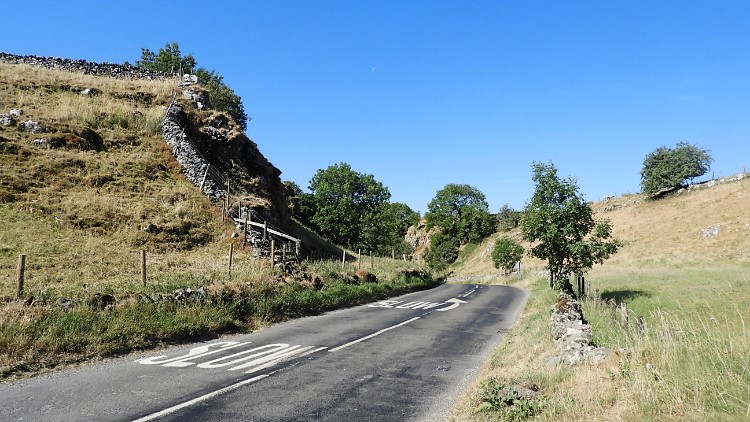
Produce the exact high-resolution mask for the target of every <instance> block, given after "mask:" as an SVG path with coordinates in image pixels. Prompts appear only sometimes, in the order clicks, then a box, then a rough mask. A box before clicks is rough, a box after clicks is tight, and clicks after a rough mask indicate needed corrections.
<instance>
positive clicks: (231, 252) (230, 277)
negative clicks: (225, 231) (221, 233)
mask: <svg viewBox="0 0 750 422" xmlns="http://www.w3.org/2000/svg"><path fill="white" fill-rule="evenodd" d="M233 259H234V243H230V244H229V272H228V274H227V276H228V277H229V280H231V279H232V260H233Z"/></svg>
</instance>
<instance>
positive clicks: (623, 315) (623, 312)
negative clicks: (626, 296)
mask: <svg viewBox="0 0 750 422" xmlns="http://www.w3.org/2000/svg"><path fill="white" fill-rule="evenodd" d="M620 323H621V324H622V326H623V327H627V326H628V305H626V304H625V302H622V303H621V304H620Z"/></svg>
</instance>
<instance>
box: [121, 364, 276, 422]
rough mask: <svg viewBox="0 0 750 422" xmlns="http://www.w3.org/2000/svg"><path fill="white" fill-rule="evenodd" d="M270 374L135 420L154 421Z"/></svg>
mask: <svg viewBox="0 0 750 422" xmlns="http://www.w3.org/2000/svg"><path fill="white" fill-rule="evenodd" d="M269 376H270V374H264V375H258V376H257V377H252V378H249V379H246V380H244V381H240V382H238V383H235V384H232V385H230V386H228V387H224V388H222V389H219V390H216V391H213V392H211V393H208V394H204V395H202V396H200V397H196V398H194V399H192V400H188V401H186V402H182V403H180V404H178V405H175V406H172V407H168V408H166V409H164V410H161V411H159V412H156V413H152V414H150V415H147V416H144V417H142V418H140V419H136V420H134V421H133V422H147V421H152V420H155V419H158V418H161V417H163V416H166V415H169V414H170V413H174V412H176V411H178V410H180V409H184V408H186V407H188V406H192V405H194V404H197V403H200V402H202V401H205V400H208V399H210V398H213V397H216V396H220V395H222V394H226V393H228V392H230V391H234V390H236V389H238V388H240V387H242V386H243V385H247V384H251V383H253V382H255V381H260V380H262V379H263V378H267V377H269Z"/></svg>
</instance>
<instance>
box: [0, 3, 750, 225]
mask: <svg viewBox="0 0 750 422" xmlns="http://www.w3.org/2000/svg"><path fill="white" fill-rule="evenodd" d="M22 9H24V10H27V11H29V13H28V14H25V15H23V16H22V14H21V13H20V9H19V10H17V12H18V13H17V14H16V16H15V17H14V18H10V19H4V28H3V38H2V40H0V50H1V51H5V52H9V53H14V54H37V55H42V56H57V57H66V58H82V59H87V60H92V61H108V62H117V63H120V62H124V61H130V62H135V61H136V60H138V59H139V57H140V49H141V47H147V48H150V49H151V50H154V51H156V50H158V49H159V48H160V47H163V46H164V44H165V43H167V42H171V41H176V42H178V43H179V45H180V48H181V50H182V52H183V53H184V54H187V53H192V54H193V55H194V56H195V57H196V59H197V61H198V65H200V66H203V67H206V68H208V69H216V70H217V71H218V72H219V73H220V74H221V75H223V76H224V80H225V82H226V83H227V84H228V85H229V86H230V87H232V88H233V89H234V90H235V92H236V93H237V94H239V95H240V96H241V97H242V99H243V103H244V105H245V110H246V112H247V114H248V115H249V117H250V118H252V120H251V121H250V122H249V124H248V130H247V134H248V135H249V136H250V138H251V139H253V140H254V141H255V142H256V143H257V144H258V146H259V148H260V150H261V152H262V153H263V154H264V155H265V156H266V157H267V158H268V159H269V160H270V161H271V162H272V163H273V164H274V165H275V166H276V167H278V168H279V169H280V170H281V171H282V172H283V174H282V176H281V177H282V179H284V180H292V181H295V182H297V183H298V184H299V185H300V186H302V187H303V188H306V187H307V185H308V182H309V180H310V179H311V178H312V176H313V174H314V173H315V171H316V170H318V169H322V168H326V167H327V166H329V165H332V164H335V163H339V162H346V163H349V164H350V165H351V166H352V168H353V169H354V170H356V171H358V172H361V173H367V174H373V175H374V176H375V178H376V179H377V180H378V181H380V182H382V183H383V184H384V185H385V186H387V187H388V188H389V190H390V192H391V194H392V198H391V200H392V201H394V202H404V203H406V204H408V205H409V206H410V207H412V208H413V209H415V210H418V211H420V212H424V211H425V210H426V208H427V204H428V203H429V202H430V200H431V199H432V198H433V197H434V195H435V193H436V192H437V191H438V190H439V189H441V188H443V187H444V186H445V185H446V184H448V183H466V184H469V185H472V186H474V187H476V188H478V189H479V190H481V191H482V192H483V193H484V194H485V195H486V197H487V200H488V202H489V204H490V211H492V212H495V211H497V210H498V209H499V208H500V207H501V206H502V205H503V204H509V205H510V206H512V207H513V208H516V209H521V208H522V207H523V206H524V205H525V203H526V202H527V201H528V199H529V198H530V196H531V194H532V193H533V188H534V187H533V183H532V181H531V164H532V162H534V161H543V162H549V161H551V162H553V163H554V164H555V165H556V166H557V168H558V172H559V174H560V175H561V176H563V177H568V176H570V177H573V178H575V179H576V180H577V182H578V186H579V187H580V190H581V192H582V193H583V195H584V196H585V198H586V199H589V200H597V199H599V198H601V197H602V196H604V195H620V194H624V193H636V192H638V191H639V190H640V188H639V182H640V175H639V172H640V170H641V167H642V164H643V159H644V157H645V156H646V154H648V153H649V152H651V151H653V150H654V149H656V148H658V147H660V146H670V147H671V146H674V145H675V144H676V143H677V142H679V141H685V142H689V143H691V144H695V145H697V146H699V147H701V148H704V149H707V150H709V152H710V154H711V155H712V156H713V158H714V163H713V166H712V173H713V174H715V175H716V177H719V176H727V175H731V174H734V173H737V172H740V171H742V169H743V167H744V166H750V142H749V139H748V138H750V25H748V22H750V2H748V1H632V0H629V1H614V0H613V1H533V0H525V1H521V0H518V1H502V0H497V1H471V0H465V1H457V0H456V1H410V0H400V1H395V0H394V1H368V0H357V1H326V0H316V1H281V0H279V1H271V0H268V1H262V2H261V1H242V2H240V1H237V2H229V1H220V0H216V1H202V2H190V1H181V2H155V1H148V2H147V1H140V0H131V1H129V2H126V3H122V2H101V1H96V2H94V1H65V2H58V1H54V2H35V1H26V2H24V6H23V7H22ZM32 11H33V12H32Z"/></svg>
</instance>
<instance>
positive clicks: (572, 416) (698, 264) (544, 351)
mask: <svg viewBox="0 0 750 422" xmlns="http://www.w3.org/2000/svg"><path fill="white" fill-rule="evenodd" d="M749 195H750V179H748V178H745V179H743V180H741V181H736V182H732V183H720V184H717V185H715V186H713V187H711V188H707V189H701V190H694V191H691V192H683V193H681V194H679V195H675V196H671V197H668V198H665V199H662V200H658V201H650V200H646V199H644V197H642V196H640V195H629V196H624V197H620V198H615V199H612V200H609V201H603V202H597V203H594V204H593V207H594V209H595V210H596V212H597V217H598V218H607V219H609V220H610V221H611V222H612V225H613V228H614V235H615V236H617V237H618V238H620V239H622V240H623V241H624V243H625V246H624V247H623V248H622V250H621V251H620V252H618V253H617V254H616V255H615V256H614V257H613V258H612V259H610V260H608V261H606V262H605V263H604V265H602V266H597V267H595V268H594V269H593V270H592V271H591V272H590V273H589V274H588V275H587V280H588V282H589V283H590V286H589V288H590V290H589V293H590V296H589V297H588V298H586V299H585V300H583V302H582V304H583V307H584V315H585V316H586V318H587V319H588V320H589V322H590V323H591V324H592V326H593V330H594V341H595V342H596V344H597V345H598V346H603V347H606V348H607V349H608V350H609V351H610V354H609V356H608V357H607V358H606V359H605V361H603V362H602V363H599V364H590V363H589V364H583V365H579V366H577V367H574V368H568V367H560V366H554V365H550V363H549V362H550V359H551V358H552V357H553V356H555V355H556V354H557V352H556V349H555V346H554V344H553V342H552V340H551V334H550V326H549V316H550V307H551V305H552V304H553V303H554V301H555V298H556V296H555V294H554V292H552V291H551V290H549V289H548V288H547V281H546V279H544V276H543V275H540V273H539V271H540V270H541V268H542V267H543V263H542V262H539V261H535V260H529V259H527V260H525V264H526V265H525V268H526V271H527V272H526V273H525V274H524V275H522V276H513V277H505V278H498V279H495V280H492V281H489V282H491V283H497V282H499V283H513V284H516V285H520V286H523V287H526V288H528V289H530V290H532V296H531V299H530V301H529V304H528V306H527V309H526V310H525V312H524V314H523V316H522V318H521V321H520V323H519V325H518V326H517V327H516V328H514V330H513V332H511V333H510V334H509V336H508V338H507V340H506V341H505V342H504V343H503V345H502V346H501V348H500V349H498V350H497V351H495V353H494V355H493V357H492V360H491V362H489V363H488V364H487V365H486V368H485V372H484V375H483V376H482V377H480V378H481V379H480V381H478V382H477V384H476V385H475V386H474V387H473V388H472V389H471V391H470V392H469V393H468V394H467V395H466V396H465V397H463V399H462V401H461V402H460V403H459V405H458V407H457V409H456V411H455V412H454V415H453V417H452V420H497V419H501V420H512V419H513V418H514V417H518V416H519V415H520V414H522V413H523V406H517V407H515V408H508V409H506V411H505V412H499V413H497V412H495V413H485V412H475V409H476V405H477V403H478V402H479V400H481V399H482V397H484V395H483V391H486V390H484V389H486V388H487V386H488V385H489V384H491V383H495V384H498V383H500V384H511V383H518V382H533V383H535V384H537V386H539V387H540V392H541V393H542V395H543V397H544V399H542V400H540V401H539V402H538V404H540V407H541V409H542V410H541V411H540V412H539V413H537V416H536V417H538V418H539V419H541V420H550V419H554V420H581V421H583V420H625V421H641V420H670V421H671V420H674V421H677V420H680V421H681V420H691V421H703V420H738V421H739V420H747V417H748V415H750V401H749V400H748V397H750V360H749V359H748V356H750V328H749V327H748V324H749V323H750V293H749V292H750V256H748V253H750V207H748V206H747V204H749V203H750V196H749ZM716 227H718V233H717V232H716ZM709 229H711V230H709ZM712 233H713V234H715V235H713V236H710V234H712ZM516 235H517V234H516ZM491 244H492V240H489V241H486V242H485V243H484V244H482V245H479V246H477V247H475V248H474V250H473V252H472V253H469V254H466V255H465V256H464V257H463V259H462V261H461V262H460V263H459V264H458V265H457V266H456V267H455V268H454V269H453V276H472V275H473V276H476V275H478V274H482V273H496V272H497V270H495V269H494V268H493V267H492V266H491V263H490V262H489V260H490V258H489V252H488V248H489V247H491ZM595 290H596V291H597V292H595ZM596 293H598V296H597V295H596ZM623 303H624V304H625V306H627V315H628V321H627V323H623V320H622V316H621V315H622V314H621V310H620V308H619V307H617V306H618V305H620V304H623ZM638 316H641V317H643V319H644V321H645V327H646V332H645V335H641V334H639V331H638V329H637V324H635V322H634V321H635V319H636V318H637V317H638ZM488 383H489V384H488ZM483 388H484V389H483Z"/></svg>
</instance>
